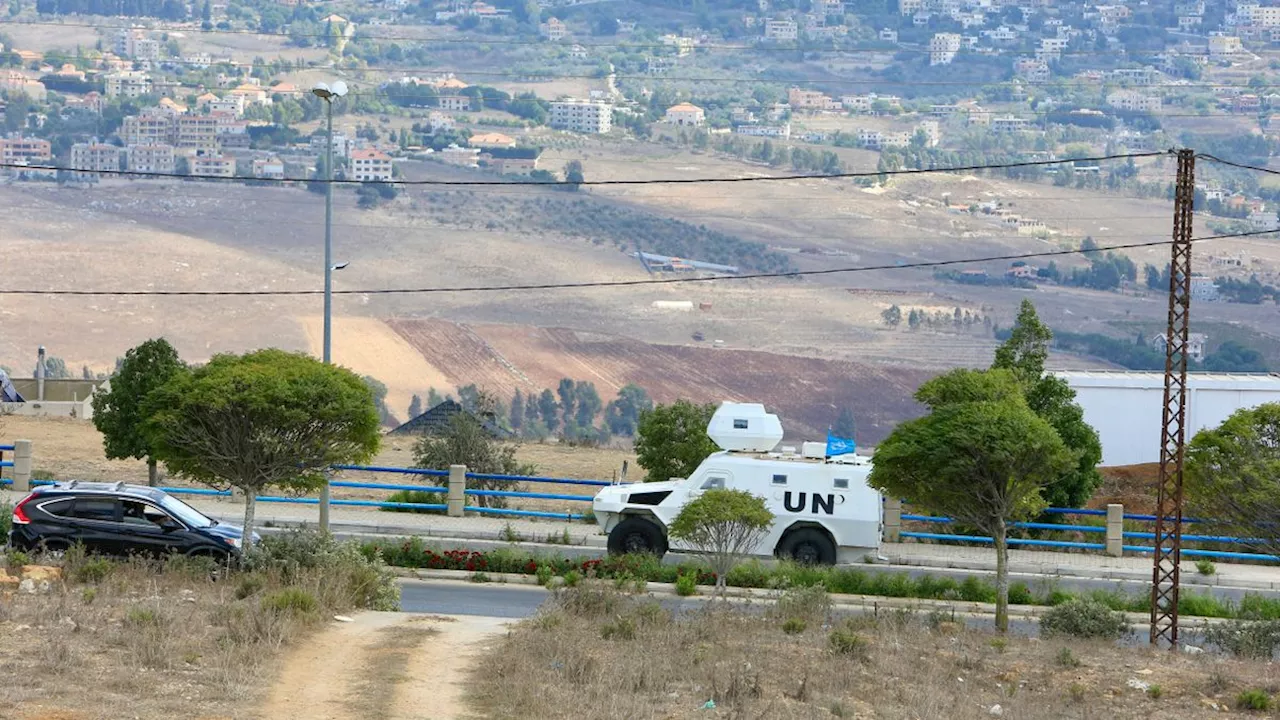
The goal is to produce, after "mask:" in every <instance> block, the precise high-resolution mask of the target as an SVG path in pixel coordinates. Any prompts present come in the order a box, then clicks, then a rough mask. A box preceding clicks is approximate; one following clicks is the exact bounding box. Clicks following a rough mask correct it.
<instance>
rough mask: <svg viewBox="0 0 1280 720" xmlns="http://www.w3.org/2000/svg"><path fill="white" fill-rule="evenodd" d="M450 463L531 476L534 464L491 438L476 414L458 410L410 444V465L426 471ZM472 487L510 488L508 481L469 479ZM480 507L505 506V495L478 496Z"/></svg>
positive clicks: (445, 467)
mask: <svg viewBox="0 0 1280 720" xmlns="http://www.w3.org/2000/svg"><path fill="white" fill-rule="evenodd" d="M450 465H466V466H467V472H474V473H491V474H496V475H532V474H533V473H534V472H536V471H537V467H535V466H533V465H528V464H524V463H521V462H520V461H519V460H517V459H516V448H515V446H514V445H504V444H502V443H500V442H498V441H497V440H495V439H494V438H493V436H492V435H490V434H489V431H488V430H486V429H485V428H484V426H483V425H481V424H480V423H479V422H478V421H477V420H476V419H475V417H473V416H471V415H468V414H467V413H457V414H456V415H454V416H453V417H451V418H449V424H448V425H447V426H446V427H445V429H444V431H443V432H442V433H438V434H435V435H423V436H422V437H421V438H419V439H418V442H417V443H416V444H415V445H414V446H413V466H414V467H417V468H423V469H426V470H448V469H449V466H450ZM467 484H468V487H470V488H472V489H474V490H510V489H512V488H513V487H514V485H515V483H513V482H511V481H509V480H479V479H474V478H473V479H469V480H468V481H467ZM474 500H475V502H476V503H477V504H478V505H480V506H481V507H506V498H503V497H494V496H490V495H477V496H475V498H474Z"/></svg>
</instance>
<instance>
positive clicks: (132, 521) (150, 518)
mask: <svg viewBox="0 0 1280 720" xmlns="http://www.w3.org/2000/svg"><path fill="white" fill-rule="evenodd" d="M121 506H122V507H123V509H124V521H125V522H126V523H127V524H129V525H141V526H143V527H157V528H161V527H164V526H166V525H176V524H177V521H175V520H174V519H173V518H171V517H169V514H168V513H166V512H164V511H163V510H161V509H159V508H157V507H155V506H153V505H148V504H147V503H144V502H139V501H137V500H122V501H121Z"/></svg>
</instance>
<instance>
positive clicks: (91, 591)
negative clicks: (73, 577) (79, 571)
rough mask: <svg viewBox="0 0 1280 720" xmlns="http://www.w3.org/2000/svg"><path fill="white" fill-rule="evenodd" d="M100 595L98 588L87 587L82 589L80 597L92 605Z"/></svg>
mask: <svg viewBox="0 0 1280 720" xmlns="http://www.w3.org/2000/svg"><path fill="white" fill-rule="evenodd" d="M97 597H98V589H97V588H91V587H87V588H85V589H83V590H81V591H80V599H81V600H82V601H84V604H85V605H92V604H93V601H94V600H95V599H96V598H97Z"/></svg>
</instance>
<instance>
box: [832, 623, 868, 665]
mask: <svg viewBox="0 0 1280 720" xmlns="http://www.w3.org/2000/svg"><path fill="white" fill-rule="evenodd" d="M827 644H828V645H829V646H830V647H831V651H832V652H834V653H835V654H837V655H844V656H847V657H850V658H853V659H854V660H858V661H860V662H866V661H867V660H868V658H869V656H868V648H869V645H868V643H867V641H866V640H865V639H863V637H862V636H861V635H859V634H858V633H856V632H853V631H852V630H848V629H844V628H837V629H835V630H832V631H831V634H830V635H828V636H827Z"/></svg>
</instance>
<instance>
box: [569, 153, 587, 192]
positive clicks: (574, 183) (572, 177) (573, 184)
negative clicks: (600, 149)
mask: <svg viewBox="0 0 1280 720" xmlns="http://www.w3.org/2000/svg"><path fill="white" fill-rule="evenodd" d="M564 180H565V182H567V183H569V184H570V188H569V189H571V190H577V189H578V186H579V184H581V183H582V182H583V181H585V180H586V177H585V176H584V175H583V172H582V161H581V160H570V161H569V162H568V163H566V164H565V166H564Z"/></svg>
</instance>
